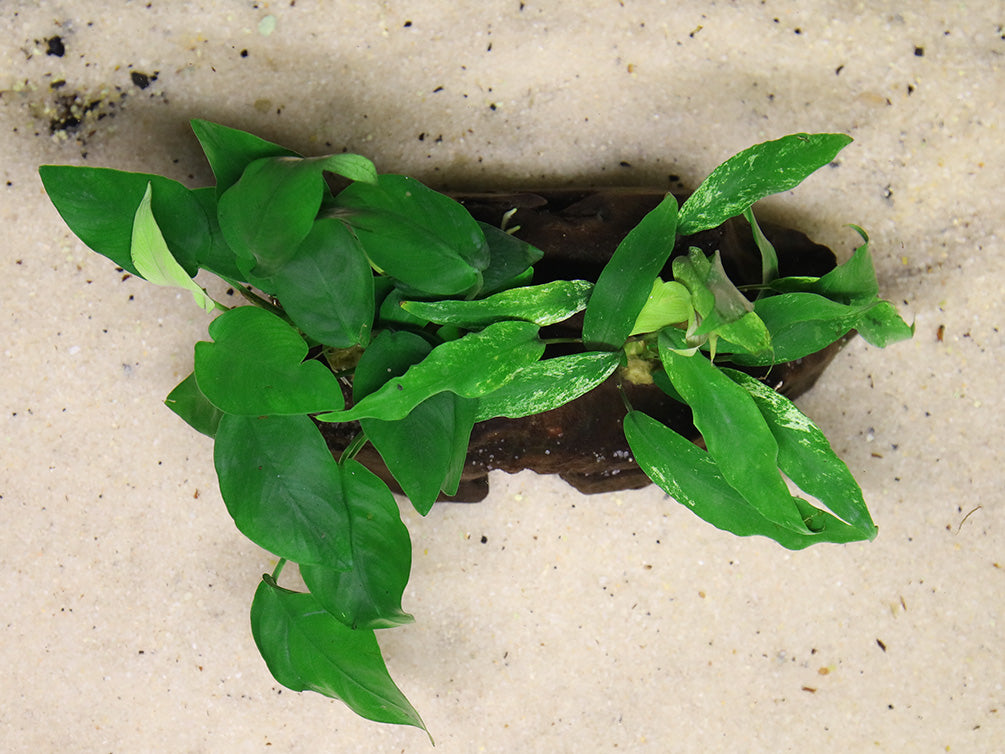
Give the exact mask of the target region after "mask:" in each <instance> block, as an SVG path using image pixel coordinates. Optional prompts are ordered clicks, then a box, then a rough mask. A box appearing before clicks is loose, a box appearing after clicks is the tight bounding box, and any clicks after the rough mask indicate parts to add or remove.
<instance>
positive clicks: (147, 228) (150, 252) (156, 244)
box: [129, 183, 223, 314]
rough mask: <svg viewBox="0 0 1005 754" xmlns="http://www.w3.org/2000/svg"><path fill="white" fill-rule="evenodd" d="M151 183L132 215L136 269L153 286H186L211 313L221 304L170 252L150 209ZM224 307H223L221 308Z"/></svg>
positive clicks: (132, 250)
mask: <svg viewBox="0 0 1005 754" xmlns="http://www.w3.org/2000/svg"><path fill="white" fill-rule="evenodd" d="M150 193H151V191H150V184H149V183H148V184H147V190H146V192H145V193H144V194H143V198H142V199H141V200H140V206H139V207H137V208H136V214H135V215H134V217H133V235H132V240H131V243H130V246H129V256H130V258H131V259H132V260H133V266H135V268H136V271H137V272H138V273H139V274H140V275H141V276H142V277H143V278H145V279H146V280H148V281H150V282H151V283H153V284H154V285H163V286H167V287H169V288H183V289H184V290H186V291H188V292H189V293H191V294H192V298H194V299H195V303H196V304H198V305H199V306H200V307H202V309H203V310H204V311H205V312H206V313H207V314H208V313H210V312H213V311H215V310H216V309H217V307H218V304H217V303H216V302H215V301H214V300H213V299H211V298H210V297H209V294H207V293H206V291H204V290H203V289H202V288H200V287H199V286H198V285H197V284H196V282H195V281H194V280H193V279H192V278H191V277H189V274H188V273H187V272H185V270H184V269H182V266H181V265H180V264H178V262H177V261H176V260H175V258H174V257H173V256H172V255H171V250H170V249H168V245H167V243H166V242H165V241H164V236H162V235H161V230H160V228H158V227H157V220H156V219H154V213H153V210H152V209H151V208H150ZM220 308H223V307H220Z"/></svg>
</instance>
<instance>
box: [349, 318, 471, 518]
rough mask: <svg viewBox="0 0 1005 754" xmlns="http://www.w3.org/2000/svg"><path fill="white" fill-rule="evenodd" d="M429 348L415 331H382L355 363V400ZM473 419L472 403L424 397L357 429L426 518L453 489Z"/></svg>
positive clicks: (454, 396) (448, 395) (455, 397)
mask: <svg viewBox="0 0 1005 754" xmlns="http://www.w3.org/2000/svg"><path fill="white" fill-rule="evenodd" d="M430 350H431V346H430V345H429V344H428V343H427V342H426V341H425V340H424V339H423V338H421V337H420V336H418V335H416V334H415V333H410V332H388V331H385V332H382V333H381V334H380V335H379V336H378V337H377V338H375V339H374V341H373V343H371V344H370V347H369V348H367V349H366V351H365V352H364V353H363V356H362V357H361V358H360V360H359V364H357V365H356V372H355V374H354V375H353V398H354V400H356V401H359V400H362V399H363V398H364V397H365V396H367V395H369V394H370V393H372V392H374V391H375V390H377V389H378V388H380V386H382V385H383V384H384V383H386V382H387V381H388V380H392V379H396V378H398V377H400V376H401V375H403V374H404V373H405V372H406V371H407V370H408V368H409V367H410V366H412V365H413V364H417V363H418V362H420V361H422V359H423V358H425V356H426V355H427V354H428V353H429V352H430ZM474 415H475V401H474V400H473V399H471V398H462V397H461V396H459V395H457V394H456V393H451V392H442V393H437V394H435V395H431V396H430V397H429V398H426V399H425V400H424V401H422V402H421V403H419V405H417V406H416V407H415V408H413V409H412V410H411V411H410V412H409V413H408V415H407V416H405V417H404V418H402V419H397V420H395V421H382V420H380V419H360V426H361V427H362V428H363V432H364V433H365V434H366V437H367V439H368V440H370V442H371V443H372V444H373V446H374V448H376V449H377V452H378V453H380V455H381V457H382V458H383V459H384V463H385V464H386V465H387V468H388V470H389V471H390V472H391V474H392V475H393V476H394V478H395V480H397V482H398V484H399V485H401V489H402V491H403V492H404V493H405V495H407V496H408V499H409V501H410V502H411V503H412V505H413V506H414V507H415V509H416V510H417V511H418V512H419V513H420V514H421V515H423V516H425V515H426V514H427V513H429V511H430V510H431V509H432V507H433V503H435V502H436V498H437V497H439V494H440V492H441V490H442V491H445V492H446V493H447V494H453V493H455V492H456V491H457V486H458V483H459V482H460V475H461V471H462V470H463V467H464V459H465V457H466V455H467V449H468V440H469V439H470V437H471V428H472V427H473V426H474Z"/></svg>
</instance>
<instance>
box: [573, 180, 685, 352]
mask: <svg viewBox="0 0 1005 754" xmlns="http://www.w3.org/2000/svg"><path fill="white" fill-rule="evenodd" d="M676 229H677V200H676V199H675V198H674V197H673V194H667V196H666V197H665V198H664V199H663V201H661V202H660V203H659V205H658V206H657V207H656V208H655V209H653V210H652V211H650V212H649V213H648V214H647V215H646V216H645V217H644V218H642V221H641V222H640V223H639V224H638V225H636V226H635V227H634V228H633V229H632V230H631V231H629V233H628V235H627V236H625V238H624V240H623V241H622V242H621V243H620V244H618V248H617V249H615V250H614V254H613V255H612V256H611V259H610V261H609V262H608V263H607V264H606V265H605V266H604V269H603V270H602V271H601V273H600V277H599V278H598V279H597V284H596V285H595V286H594V288H593V295H592V296H591V297H590V303H589V304H588V305H587V307H586V314H585V316H584V319H583V342H584V343H586V345H587V347H588V348H592V349H596V350H617V349H620V348H621V347H622V346H623V345H624V344H625V340H627V338H628V335H629V334H630V333H631V331H632V328H633V327H634V326H635V322H636V320H637V319H638V317H639V313H640V312H641V311H642V307H643V306H645V303H646V300H647V299H648V298H649V294H650V293H651V292H652V285H653V280H654V279H655V278H656V276H657V275H659V273H660V270H661V269H663V265H664V264H666V261H667V259H668V258H669V257H670V252H672V251H673V247H674V242H675V240H676Z"/></svg>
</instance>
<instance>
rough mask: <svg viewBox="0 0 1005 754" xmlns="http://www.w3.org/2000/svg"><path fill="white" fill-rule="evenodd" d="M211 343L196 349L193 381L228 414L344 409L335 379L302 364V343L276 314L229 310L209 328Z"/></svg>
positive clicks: (316, 364)
mask: <svg viewBox="0 0 1005 754" xmlns="http://www.w3.org/2000/svg"><path fill="white" fill-rule="evenodd" d="M209 334H210V336H211V337H212V338H213V342H212V343H209V342H206V341H201V342H199V343H196V344H195V377H196V380H197V381H198V384H199V389H200V390H201V391H202V393H203V395H205V396H206V397H207V398H208V399H209V400H210V402H211V403H212V404H213V405H214V406H216V407H217V408H219V409H220V410H221V411H224V412H225V413H228V414H241V415H244V416H262V415H278V414H307V413H313V412H315V411H330V410H332V409H340V408H342V407H343V406H344V405H345V401H344V399H343V397H342V390H341V388H340V387H339V385H338V380H336V379H335V376H334V375H333V374H332V373H331V371H330V370H329V369H328V368H327V367H326V366H325V365H324V364H322V363H321V362H320V361H314V360H310V361H304V357H305V356H307V344H306V343H305V342H304V340H303V338H301V337H300V335H298V334H297V331H296V330H294V329H293V328H292V327H290V325H288V324H286V322H284V321H283V320H282V319H280V318H279V317H277V316H276V315H275V314H272V313H271V312H268V311H266V310H265V309H259V308H258V307H254V306H242V307H238V308H236V309H231V310H230V311H228V312H225V313H224V314H222V315H221V316H219V317H217V318H216V319H215V320H213V322H212V323H211V324H210V326H209Z"/></svg>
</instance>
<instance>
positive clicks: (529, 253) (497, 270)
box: [478, 222, 544, 297]
mask: <svg viewBox="0 0 1005 754" xmlns="http://www.w3.org/2000/svg"><path fill="white" fill-rule="evenodd" d="M478 226H479V227H480V228H481V229H482V233H483V234H484V235H485V242H486V243H487V244H488V247H489V264H488V267H486V268H485V269H484V270H482V289H481V291H479V292H478V295H479V296H482V297H484V296H488V295H491V294H493V293H498V292H499V291H501V290H505V289H506V288H510V287H512V286H513V284H514V283H515V282H516V281H517V280H518V279H519V278H520V277H521V276H522V275H524V274H525V273H526V272H527V271H528V270H529V269H530V268H531V266H532V265H534V264H536V263H537V262H538V261H539V260H540V259H541V257H543V256H544V252H543V251H541V250H540V249H538V248H536V247H534V246H532V245H531V244H529V243H527V242H526V241H524V240H522V239H520V238H517V237H516V236H515V235H513V234H512V233H507V232H506V231H504V230H500V229H499V228H497V227H496V226H494V225H489V224H488V223H483V222H479V223H478Z"/></svg>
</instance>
